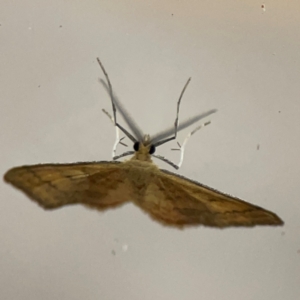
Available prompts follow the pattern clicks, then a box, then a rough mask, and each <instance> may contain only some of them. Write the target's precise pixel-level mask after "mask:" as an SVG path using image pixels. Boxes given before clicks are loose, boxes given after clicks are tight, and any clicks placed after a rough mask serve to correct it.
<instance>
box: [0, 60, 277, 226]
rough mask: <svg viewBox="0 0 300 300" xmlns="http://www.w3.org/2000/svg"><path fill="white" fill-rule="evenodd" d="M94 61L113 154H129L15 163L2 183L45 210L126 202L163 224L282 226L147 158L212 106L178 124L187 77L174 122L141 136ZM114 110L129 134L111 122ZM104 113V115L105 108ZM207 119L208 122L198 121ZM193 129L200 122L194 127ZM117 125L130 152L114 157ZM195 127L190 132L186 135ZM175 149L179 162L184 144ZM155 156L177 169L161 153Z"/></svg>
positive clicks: (274, 217)
mask: <svg viewBox="0 0 300 300" xmlns="http://www.w3.org/2000/svg"><path fill="white" fill-rule="evenodd" d="M98 63H99V65H100V67H101V68H102V71H103V73H104V75H105V77H106V80H107V83H104V82H103V81H102V83H103V84H104V86H105V88H106V89H107V91H108V93H109V95H110V98H111V103H112V109H113V117H111V119H112V121H113V122H114V125H115V127H116V132H117V140H116V143H115V145H114V149H113V156H114V159H117V158H119V157H121V156H125V155H129V154H133V157H132V158H131V159H130V160H127V161H124V162H116V161H110V162H106V161H101V162H83V163H71V164H39V165H31V166H22V167H16V168H13V169H10V170H9V171H8V172H7V173H6V174H5V175H4V180H5V181H6V182H8V183H10V184H12V185H13V186H15V187H16V188H18V189H20V190H21V191H23V192H24V193H25V194H26V195H27V196H29V197H30V198H31V199H32V200H34V201H36V202H37V203H38V204H39V205H41V206H42V207H43V208H45V209H54V208H59V207H62V206H64V205H69V204H77V203H80V204H84V205H86V206H89V207H92V208H96V209H99V210H104V209H107V208H112V207H117V206H120V205H122V204H124V203H126V202H130V201H132V202H134V203H135V204H136V205H137V206H139V207H140V208H141V209H142V210H144V211H145V212H146V213H148V214H149V215H150V216H151V217H152V218H153V219H155V220H157V221H159V222H160V223H162V224H164V225H169V226H175V227H184V226H189V225H200V224H201V225H204V226H212V227H218V228H224V227H229V226H255V225H283V221H282V220H281V219H280V218H279V217H278V216H277V215H276V214H274V213H272V212H270V211H268V210H265V209H263V208H261V207H259V206H256V205H253V204H250V203H247V202H245V201H243V200H240V199H238V198H236V197H233V196H230V195H227V194H225V193H222V192H219V191H217V190H215V189H212V188H210V187H207V186H205V185H203V184H200V183H198V182H196V181H192V180H190V179H187V178H185V177H183V176H180V175H177V174H174V173H172V172H169V171H166V170H161V169H159V168H158V167H157V166H156V165H155V164H154V163H153V162H152V160H151V156H155V155H154V154H153V153H154V151H155V148H156V147H158V146H159V145H162V144H164V143H166V142H168V141H171V140H174V139H176V136H177V132H178V131H179V130H180V129H183V128H185V127H187V126H189V125H191V124H193V123H195V122H197V121H198V120H200V119H202V118H203V117H206V116H208V115H210V114H211V113H214V112H215V111H216V110H211V111H208V112H206V113H204V114H201V115H198V116H196V117H194V118H192V119H189V120H187V121H185V122H183V123H182V124H180V125H179V124H178V113H179V105H180V101H181V98H182V95H183V93H184V91H185V89H186V87H187V85H188V83H189V81H190V79H189V80H188V82H187V83H186V85H185V87H184V89H183V90H182V92H181V95H180V98H179V100H178V103H177V116H176V120H175V124H174V127H173V128H172V129H168V130H165V131H164V132H162V133H159V134H157V135H156V136H154V137H152V138H150V136H149V135H143V134H142V131H141V130H140V129H139V127H138V126H137V125H136V124H135V123H134V121H133V120H132V119H130V117H129V115H128V114H127V113H126V111H125V109H124V108H123V107H122V105H121V103H120V102H119V100H118V99H117V98H116V97H115V95H114V94H113V91H112V86H111V83H110V80H109V78H108V75H107V73H106V71H105V69H104V67H103V66H102V64H101V62H100V60H99V59H98ZM117 109H118V111H119V112H120V114H121V115H122V116H123V117H124V119H125V121H126V123H127V125H128V126H129V128H130V129H131V131H132V133H133V135H132V134H131V133H129V132H128V131H127V130H126V129H125V128H123V127H122V126H121V125H119V123H117V119H116V111H117ZM106 114H107V115H108V116H109V117H110V115H109V114H108V113H106ZM207 124H209V122H207V123H205V124H204V125H207ZM199 128H200V126H198V127H197V128H196V130H198V129H199ZM119 129H120V130H122V132H123V133H125V134H126V135H127V137H128V138H129V139H131V140H132V141H133V143H134V150H135V151H130V152H126V153H124V154H123V155H120V156H115V155H114V154H115V149H116V146H117V144H118V143H121V140H122V139H119V137H118V130H119ZM196 130H194V131H192V132H191V133H190V134H189V136H190V135H192V134H193V133H194V132H195V131H196ZM171 135H173V136H171ZM170 136H171V137H170ZM189 136H188V137H189ZM186 140H187V139H186ZM185 142H186V141H185ZM184 144H185V143H184ZM180 150H181V161H180V163H179V165H180V164H181V162H182V158H183V152H184V145H182V146H181V149H180ZM155 157H157V158H160V159H162V160H164V161H165V162H167V163H169V164H171V165H172V166H174V167H175V168H178V166H176V165H175V164H173V163H171V162H170V161H168V160H167V159H165V158H163V157H161V156H155Z"/></svg>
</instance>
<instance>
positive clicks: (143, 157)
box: [131, 143, 152, 162]
mask: <svg viewBox="0 0 300 300" xmlns="http://www.w3.org/2000/svg"><path fill="white" fill-rule="evenodd" d="M150 147H151V145H150V144H148V145H147V144H144V143H140V144H139V150H138V151H136V152H135V153H134V155H133V157H132V158H131V160H140V161H148V162H152V159H151V154H150V153H149V151H150Z"/></svg>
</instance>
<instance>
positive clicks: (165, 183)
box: [140, 170, 283, 228]
mask: <svg viewBox="0 0 300 300" xmlns="http://www.w3.org/2000/svg"><path fill="white" fill-rule="evenodd" d="M140 206H141V207H142V208H143V209H144V210H146V211H147V212H148V213H150V215H152V217H154V218H155V219H157V220H158V221H161V222H162V223H164V224H166V225H175V226H179V227H183V226H185V225H197V224H202V225H205V226H212V227H220V228H222V227H228V226H255V225H282V224H283V221H282V220H281V219H280V218H279V217H278V216H277V215H276V214H274V213H272V212H270V211H267V210H265V209H263V208H261V207H258V206H255V205H252V204H250V203H247V202H245V201H243V200H240V199H238V198H235V197H232V196H230V195H226V194H224V193H221V192H219V191H216V190H214V189H212V188H209V187H207V186H204V185H202V184H200V183H197V182H194V181H191V180H189V179H187V178H185V177H182V176H178V175H176V174H174V173H171V172H168V171H165V170H160V172H158V173H157V174H156V176H154V177H153V180H152V182H151V183H150V184H149V186H148V189H147V191H146V193H145V196H144V201H143V202H142V203H141V205H140Z"/></svg>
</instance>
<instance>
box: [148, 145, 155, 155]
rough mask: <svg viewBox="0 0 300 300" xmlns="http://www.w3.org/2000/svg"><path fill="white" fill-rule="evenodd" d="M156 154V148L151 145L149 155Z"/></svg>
mask: <svg viewBox="0 0 300 300" xmlns="http://www.w3.org/2000/svg"><path fill="white" fill-rule="evenodd" d="M154 152H155V146H153V145H151V147H150V150H149V154H153V153H154Z"/></svg>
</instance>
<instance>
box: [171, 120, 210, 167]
mask: <svg viewBox="0 0 300 300" xmlns="http://www.w3.org/2000/svg"><path fill="white" fill-rule="evenodd" d="M210 123H211V122H210V121H208V122H205V123H203V124H201V125H199V126H198V127H196V128H195V129H194V130H193V131H191V132H189V133H188V134H187V136H186V137H185V139H184V141H183V143H182V145H180V144H179V143H178V142H177V145H178V146H179V149H172V150H180V160H179V163H178V164H177V167H178V169H179V168H180V167H181V165H182V163H183V157H184V150H185V146H186V143H187V141H188V140H189V139H190V137H191V136H192V135H193V134H194V133H196V132H197V131H198V130H199V129H201V128H202V127H205V126H206V125H209V124H210Z"/></svg>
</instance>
